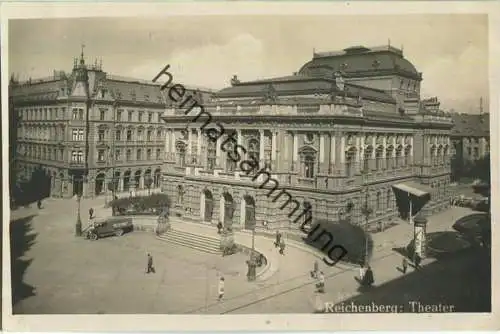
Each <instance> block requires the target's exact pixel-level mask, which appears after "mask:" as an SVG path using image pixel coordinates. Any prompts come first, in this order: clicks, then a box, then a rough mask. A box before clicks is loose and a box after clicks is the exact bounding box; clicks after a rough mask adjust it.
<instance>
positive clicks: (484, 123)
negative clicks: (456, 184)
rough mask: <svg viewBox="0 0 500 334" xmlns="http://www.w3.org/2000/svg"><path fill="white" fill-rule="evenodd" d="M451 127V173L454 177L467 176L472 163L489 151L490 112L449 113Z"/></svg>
mask: <svg viewBox="0 0 500 334" xmlns="http://www.w3.org/2000/svg"><path fill="white" fill-rule="evenodd" d="M451 117H452V121H453V129H452V131H451V142H452V154H453V156H452V159H453V164H452V174H453V175H454V177H455V178H456V179H459V178H460V177H462V176H469V174H470V172H471V171H470V169H471V168H472V166H473V165H474V163H475V162H476V161H477V160H479V159H481V158H483V157H485V156H486V155H487V154H488V153H489V152H490V114H489V113H480V114H463V113H462V114H459V113H452V114H451Z"/></svg>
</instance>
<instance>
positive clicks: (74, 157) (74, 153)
mask: <svg viewBox="0 0 500 334" xmlns="http://www.w3.org/2000/svg"><path fill="white" fill-rule="evenodd" d="M71 161H73V162H77V161H78V152H77V151H71Z"/></svg>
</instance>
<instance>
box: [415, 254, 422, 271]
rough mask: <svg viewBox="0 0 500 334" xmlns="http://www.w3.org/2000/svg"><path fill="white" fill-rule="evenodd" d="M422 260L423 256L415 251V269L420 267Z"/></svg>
mask: <svg viewBox="0 0 500 334" xmlns="http://www.w3.org/2000/svg"><path fill="white" fill-rule="evenodd" d="M420 262H422V258H421V257H420V255H418V254H417V253H415V269H420Z"/></svg>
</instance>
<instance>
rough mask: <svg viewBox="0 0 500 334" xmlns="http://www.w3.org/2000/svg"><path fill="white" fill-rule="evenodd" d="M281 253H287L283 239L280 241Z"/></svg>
mask: <svg viewBox="0 0 500 334" xmlns="http://www.w3.org/2000/svg"><path fill="white" fill-rule="evenodd" d="M280 254H281V255H285V240H283V239H281V241H280Z"/></svg>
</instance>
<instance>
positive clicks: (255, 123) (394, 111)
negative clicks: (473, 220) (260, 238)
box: [162, 46, 452, 229]
mask: <svg viewBox="0 0 500 334" xmlns="http://www.w3.org/2000/svg"><path fill="white" fill-rule="evenodd" d="M173 75H174V76H175V73H174V74H173ZM421 81H422V74H421V73H419V72H418V71H417V70H416V69H415V67H414V66H413V65H412V64H411V63H410V62H409V61H408V60H407V59H405V58H404V56H403V53H402V51H401V50H399V49H396V48H394V47H390V46H385V47H374V48H365V47H351V48H348V49H345V50H343V51H340V52H329V53H314V55H313V59H312V60H311V61H309V62H307V63H306V64H305V65H303V66H302V67H301V68H300V70H299V71H298V72H297V73H294V74H293V75H291V76H285V77H279V78H273V79H268V80H259V81H252V82H240V81H239V80H238V79H237V77H236V76H235V77H234V78H233V80H232V82H231V86H230V87H227V88H224V89H222V90H220V91H218V92H217V93H215V94H214V95H212V96H211V97H210V99H205V100H204V101H203V103H202V104H201V105H200V106H197V105H194V104H186V103H181V104H183V106H182V107H181V106H179V105H177V106H176V107H172V108H168V109H167V111H166V113H165V114H164V115H163V116H162V118H163V120H164V121H165V124H166V127H167V132H166V143H165V149H166V161H165V167H164V170H163V172H164V179H163V191H165V192H167V193H168V194H170V195H171V196H172V198H173V203H174V211H175V213H176V214H177V215H180V216H183V217H184V218H186V219H192V220H195V221H200V222H205V223H214V222H217V221H219V220H220V221H222V222H223V223H224V224H225V225H231V226H232V227H233V228H236V229H251V228H252V227H253V226H255V227H256V228H257V229H260V228H264V226H266V228H284V227H285V228H286V227H287V226H290V224H292V223H291V221H293V220H294V219H297V216H298V214H299V213H300V212H301V211H302V210H303V209H306V211H307V213H306V214H305V215H304V216H303V217H301V218H300V217H299V218H298V219H304V220H309V219H311V218H313V219H326V220H329V221H338V220H340V219H344V218H346V217H350V219H351V220H352V221H353V222H354V223H362V222H365V219H366V216H365V215H364V213H365V212H366V211H364V210H363V207H365V206H366V205H368V206H369V207H370V208H371V209H372V213H371V214H370V215H369V216H368V221H369V223H378V222H386V221H389V220H391V219H393V218H394V217H395V216H401V217H403V218H407V217H408V216H409V215H408V213H409V211H410V208H411V211H412V214H413V215H415V214H416V213H417V212H419V211H424V212H426V213H429V212H433V211H437V210H441V209H443V208H444V207H446V206H447V205H448V203H449V190H448V186H449V182H450V154H449V147H450V129H451V127H452V122H451V118H450V117H449V116H447V115H446V114H445V113H444V112H442V111H440V110H439V101H437V99H430V100H422V99H421V98H420V85H421ZM208 114H210V116H208ZM209 123H210V124H209ZM216 123H217V124H218V125H216V126H215V125H214V124H216ZM220 127H223V128H224V131H223V136H219V137H218V139H217V141H216V142H214V140H212V139H213V136H211V135H209V132H210V131H212V130H213V129H214V128H220ZM209 129H211V130H209ZM209 137H210V138H209ZM228 137H230V138H233V140H232V143H233V144H230V147H234V146H235V145H236V144H234V143H237V145H241V146H242V147H244V148H245V152H243V153H242V154H241V161H243V160H245V161H247V160H249V159H250V160H254V161H258V163H259V168H263V169H262V170H261V171H258V172H256V171H255V170H252V171H249V169H248V168H246V167H245V166H244V165H242V163H241V161H240V163H239V162H238V161H237V160H235V157H234V155H231V154H230V153H228V152H231V150H232V149H229V150H227V149H224V145H225V142H226V144H227V143H229V142H231V140H230V139H227V138H228ZM231 145H233V146H231ZM263 171H266V173H269V174H267V175H266V173H265V172H263ZM269 178H272V181H273V182H271V180H270V179H269ZM273 187H274V193H272V194H271V196H270V192H273V189H271V188H273ZM283 192H286V194H285V195H283V196H277V195H279V194H280V193H281V194H283ZM276 197H280V198H276ZM292 201H295V202H293V203H299V204H300V210H298V211H297V212H296V213H297V214H295V215H290V213H291V212H293V209H294V204H293V203H292ZM410 203H411V204H410ZM283 205H285V207H283ZM264 222H265V223H264ZM296 227H298V225H297V226H296Z"/></svg>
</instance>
